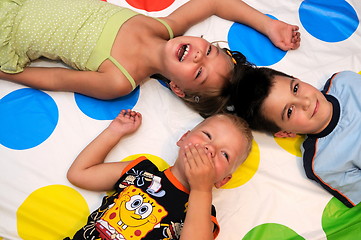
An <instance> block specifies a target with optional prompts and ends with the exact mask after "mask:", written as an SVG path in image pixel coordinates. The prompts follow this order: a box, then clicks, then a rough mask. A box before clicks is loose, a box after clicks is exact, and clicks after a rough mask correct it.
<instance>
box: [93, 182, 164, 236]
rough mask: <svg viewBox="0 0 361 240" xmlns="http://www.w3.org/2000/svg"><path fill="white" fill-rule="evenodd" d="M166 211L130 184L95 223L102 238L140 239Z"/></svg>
mask: <svg viewBox="0 0 361 240" xmlns="http://www.w3.org/2000/svg"><path fill="white" fill-rule="evenodd" d="M167 214H168V213H167V211H166V210H165V208H164V207H163V206H161V205H159V204H158V203H157V202H156V201H155V200H154V199H153V198H152V197H151V196H150V195H149V194H147V193H145V192H143V191H142V190H141V189H139V188H137V187H135V186H134V185H130V186H128V187H127V188H125V189H124V190H123V191H122V192H121V193H120V194H119V197H118V198H117V199H115V201H114V204H112V205H111V206H109V210H108V211H107V212H106V213H105V214H104V215H103V216H102V217H101V219H100V220H98V221H97V223H96V229H97V230H98V232H99V233H100V237H101V238H102V239H117V240H118V239H119V240H120V239H132V240H133V239H134V240H138V239H142V238H143V237H144V236H146V234H147V233H148V232H149V231H151V230H153V229H154V228H155V227H157V226H159V225H160V222H161V220H162V219H163V218H164V217H165V216H167Z"/></svg>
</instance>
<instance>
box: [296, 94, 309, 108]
mask: <svg viewBox="0 0 361 240" xmlns="http://www.w3.org/2000/svg"><path fill="white" fill-rule="evenodd" d="M298 104H299V105H300V106H301V108H302V109H303V110H308V108H309V107H310V104H311V101H310V99H309V98H308V97H300V98H299V101H298Z"/></svg>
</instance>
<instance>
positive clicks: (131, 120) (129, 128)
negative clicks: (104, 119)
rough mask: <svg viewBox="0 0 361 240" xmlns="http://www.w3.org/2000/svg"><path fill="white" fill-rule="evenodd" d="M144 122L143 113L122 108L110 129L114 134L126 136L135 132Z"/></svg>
mask: <svg viewBox="0 0 361 240" xmlns="http://www.w3.org/2000/svg"><path fill="white" fill-rule="evenodd" d="M141 122H142V115H141V114H140V113H139V112H135V111H132V110H130V109H128V110H122V111H121V112H120V113H119V115H118V116H117V117H116V118H115V119H114V120H113V121H112V122H111V123H110V125H109V127H108V129H109V130H111V131H112V132H113V133H114V134H119V135H120V136H125V135H128V134H130V133H133V132H135V131H136V130H137V129H138V128H139V126H140V124H141Z"/></svg>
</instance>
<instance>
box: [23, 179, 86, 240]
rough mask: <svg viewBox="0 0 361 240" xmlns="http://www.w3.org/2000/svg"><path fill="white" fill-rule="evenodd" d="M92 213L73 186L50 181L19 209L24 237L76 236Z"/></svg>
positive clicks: (55, 237)
mask: <svg viewBox="0 0 361 240" xmlns="http://www.w3.org/2000/svg"><path fill="white" fill-rule="evenodd" d="M89 214H90V212H89V207H88V205H87V203H86V201H85V199H84V198H83V197H82V196H81V195H80V194H79V193H78V192H77V191H76V190H75V189H73V188H71V187H67V186H64V185H50V186H46V187H43V188H39V189H37V190H36V191H34V192H32V193H31V194H30V195H29V196H28V197H27V198H26V199H25V201H24V202H23V203H22V204H21V206H20V207H19V208H18V211H17V212H16V217H17V228H18V234H19V236H20V237H21V238H22V239H24V240H27V239H29V240H34V239H47V240H52V239H54V240H58V239H63V238H65V237H68V236H70V237H72V236H73V235H74V234H75V232H76V231H77V230H79V229H80V228H81V227H82V226H84V224H85V223H86V219H87V216H88V215H89Z"/></svg>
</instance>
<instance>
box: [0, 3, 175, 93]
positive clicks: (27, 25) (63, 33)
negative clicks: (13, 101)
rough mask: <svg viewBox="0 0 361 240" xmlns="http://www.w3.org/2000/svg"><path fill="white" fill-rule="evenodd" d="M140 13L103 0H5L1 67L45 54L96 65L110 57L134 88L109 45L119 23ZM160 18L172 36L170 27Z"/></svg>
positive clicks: (18, 67) (19, 66)
mask: <svg viewBox="0 0 361 240" xmlns="http://www.w3.org/2000/svg"><path fill="white" fill-rule="evenodd" d="M137 14H139V13H137V12H134V11H132V10H130V9H127V8H123V7H119V6H116V5H114V4H110V3H107V2H103V1H100V0H51V1H49V0H1V1H0V28H1V29H2V30H1V31H2V33H1V34H0V46H1V47H0V69H1V71H3V72H7V73H18V72H21V71H23V68H24V67H26V66H27V65H28V64H29V63H30V62H31V61H32V60H35V59H38V58H40V57H46V58H49V59H53V60H61V61H63V62H64V63H66V64H67V65H69V66H71V67H72V68H75V69H78V70H84V71H89V70H90V71H97V70H98V68H99V66H100V64H101V63H102V62H103V61H104V60H106V59H109V60H111V61H112V62H113V63H114V64H115V65H116V66H117V67H118V68H119V69H120V70H121V71H122V72H123V74H124V75H125V76H126V77H127V78H128V79H129V81H130V83H131V84H132V86H133V88H135V82H134V80H133V78H132V77H131V76H130V75H129V73H128V72H127V71H126V70H125V69H124V68H123V67H122V66H121V65H120V64H119V63H118V62H117V61H116V60H115V59H114V58H113V57H112V56H111V55H110V51H111V48H112V46H113V42H114V40H115V37H116V34H117V32H118V30H119V28H120V27H121V26H122V24H123V23H124V22H126V21H127V20H128V19H130V18H131V17H133V16H135V15H137ZM158 20H159V21H161V20H160V19H158ZM161 22H162V23H163V24H164V25H165V26H166V28H167V29H168V31H169V35H170V38H172V37H173V32H172V30H171V29H170V27H169V26H168V25H167V24H166V23H165V22H164V21H161Z"/></svg>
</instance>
